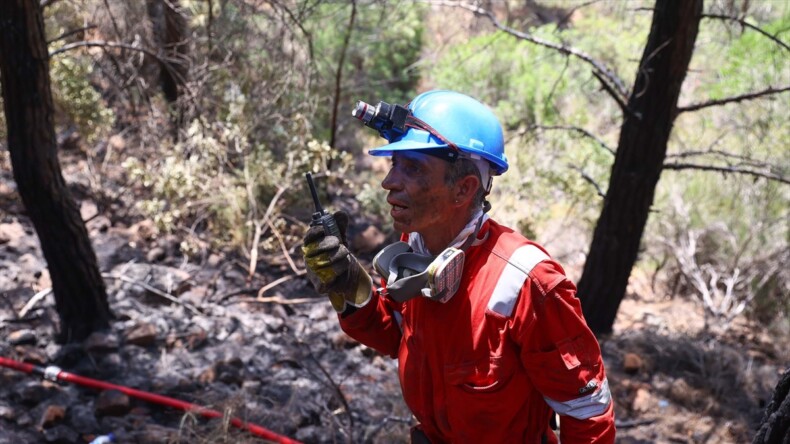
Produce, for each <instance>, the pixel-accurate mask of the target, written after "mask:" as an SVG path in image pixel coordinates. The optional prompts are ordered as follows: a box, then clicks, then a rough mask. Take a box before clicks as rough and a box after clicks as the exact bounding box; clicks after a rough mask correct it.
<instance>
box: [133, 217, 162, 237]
mask: <svg viewBox="0 0 790 444" xmlns="http://www.w3.org/2000/svg"><path fill="white" fill-rule="evenodd" d="M129 232H130V233H132V239H133V240H135V241H137V242H139V241H150V240H153V239H154V238H155V237H156V235H157V233H158V230H157V229H156V224H155V223H154V221H152V220H151V219H145V220H141V221H140V222H137V223H136V224H134V225H132V226H131V227H129Z"/></svg>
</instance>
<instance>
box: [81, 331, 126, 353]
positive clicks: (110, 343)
mask: <svg viewBox="0 0 790 444" xmlns="http://www.w3.org/2000/svg"><path fill="white" fill-rule="evenodd" d="M118 345H119V341H118V336H117V335H116V334H115V333H112V332H102V331H97V332H93V333H91V335H90V336H88V338H87V339H85V341H84V342H83V343H82V346H83V347H85V350H87V351H89V352H98V353H103V352H112V351H116V350H118Z"/></svg>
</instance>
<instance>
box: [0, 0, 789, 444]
mask: <svg viewBox="0 0 790 444" xmlns="http://www.w3.org/2000/svg"><path fill="white" fill-rule="evenodd" d="M44 3H45V6H44V9H43V11H44V18H45V30H46V37H47V42H48V43H47V44H48V48H49V53H50V65H49V69H50V77H51V81H52V94H53V99H54V106H55V114H54V117H55V120H54V123H55V129H56V134H57V144H58V151H59V153H60V156H61V162H62V163H63V165H64V171H67V172H68V174H67V182H68V185H69V187H70V188H72V189H73V192H74V194H75V195H76V196H77V197H78V200H80V201H84V202H87V201H90V202H92V203H93V204H94V205H95V206H96V208H95V212H94V214H93V215H92V216H90V217H96V215H103V216H104V217H106V218H107V221H108V222H107V223H108V226H110V227H132V226H136V227H139V226H140V224H143V225H144V226H145V227H146V230H148V231H147V234H146V236H145V240H147V241H148V244H147V245H148V246H147V247H143V248H150V249H151V250H154V249H156V250H157V251H158V252H159V250H162V245H165V244H166V245H167V247H168V248H167V249H166V250H167V251H164V250H162V251H161V252H159V254H158V255H148V256H147V259H150V260H151V262H156V260H157V259H161V260H162V261H164V260H165V259H166V260H167V261H169V262H168V263H169V264H171V265H176V266H177V267H176V268H178V267H180V268H182V269H187V268H189V266H193V267H194V266H198V267H207V266H209V265H210V264H211V266H216V265H217V262H218V261H219V263H228V264H233V265H231V267H235V268H238V269H241V270H242V271H243V273H244V275H245V276H244V281H243V284H242V286H243V289H244V291H247V292H248V293H250V294H255V295H257V296H258V297H259V298H260V297H261V296H262V295H263V294H264V293H266V294H275V295H277V296H278V297H281V298H284V299H289V298H299V297H301V296H303V295H304V293H305V292H309V289H306V288H304V287H303V286H298V285H296V284H295V282H296V281H304V278H303V277H302V275H303V273H304V271H303V265H302V264H301V262H299V253H298V252H299V246H300V242H301V235H302V234H303V232H304V230H305V228H306V226H307V222H308V221H309V216H310V213H311V212H312V203H311V201H310V195H309V192H308V191H307V189H306V186H305V185H306V184H305V181H304V173H305V172H312V173H313V174H314V176H315V177H317V178H318V180H319V186H320V188H321V193H322V198H324V199H325V203H326V204H327V206H328V207H329V208H330V209H333V210H334V209H343V210H345V211H347V212H349V213H350V214H351V215H352V219H353V224H352V231H351V235H352V237H353V240H354V241H355V243H354V245H355V248H356V249H357V252H358V253H359V254H360V256H361V257H363V258H367V259H369V257H370V255H371V254H373V253H374V252H375V251H376V250H377V248H380V247H381V246H382V245H384V244H385V243H386V242H388V241H391V240H393V239H395V238H396V237H397V233H393V232H392V229H391V225H390V224H389V222H388V210H389V208H388V206H387V204H386V200H385V193H384V192H383V190H381V189H380V187H379V185H378V184H379V182H380V180H381V179H382V177H383V175H384V174H385V172H386V169H387V168H388V164H387V162H386V160H382V159H375V158H372V157H370V156H367V155H366V154H365V151H366V149H367V148H370V147H372V146H376V145H378V144H381V143H382V141H383V139H378V138H377V137H376V135H375V134H373V132H372V131H370V130H367V129H365V128H363V127H362V126H361V125H360V124H359V122H357V121H356V120H354V119H352V118H351V117H350V111H351V109H352V107H353V105H354V103H355V101H357V100H364V101H366V102H369V103H372V104H376V103H377V102H378V101H380V100H383V101H386V102H389V103H406V102H408V100H410V99H411V98H412V97H414V96H415V95H416V94H418V93H419V92H422V91H425V90H428V89H433V88H441V89H452V90H457V91H462V92H464V93H467V94H469V95H471V96H473V97H476V98H478V99H480V100H481V101H482V102H484V103H486V104H488V105H490V106H491V108H492V109H493V110H494V112H495V113H496V114H497V115H498V117H499V118H500V120H501V122H502V123H503V125H504V128H505V133H506V134H505V136H506V143H507V146H506V153H507V156H508V159H509V161H510V165H511V167H510V170H509V171H508V172H507V173H506V174H505V175H504V176H502V177H499V178H497V179H496V180H495V186H494V192H493V195H492V196H491V198H490V200H491V202H492V204H493V209H492V211H491V213H490V214H491V216H492V217H494V218H495V219H497V220H499V221H500V222H502V223H504V224H506V225H509V226H512V227H514V228H517V229H518V230H519V231H521V232H522V233H523V234H524V235H526V236H527V237H529V238H531V239H534V240H536V241H538V242H539V243H541V244H543V245H544V246H545V247H546V248H547V249H548V250H549V251H550V252H551V254H552V255H553V256H554V257H556V258H558V259H559V261H560V262H561V263H563V265H565V266H566V269H567V271H568V272H569V274H570V276H571V277H573V278H574V280H578V279H579V278H580V277H581V276H582V270H583V268H584V267H585V260H586V258H587V253H588V248H589V246H590V244H591V242H592V240H593V234H594V232H595V228H596V223H597V222H598V217H599V215H600V213H601V210H602V205H603V203H604V197H605V195H606V194H607V192H608V190H609V185H610V183H609V181H610V174H611V171H612V167H613V164H614V160H615V152H616V150H617V146H618V139H619V137H620V135H621V134H620V131H621V125H622V123H623V119H624V115H625V114H626V110H627V108H624V107H623V104H622V103H618V101H617V100H615V99H613V97H616V95H615V94H612V91H611V90H610V89H609V88H611V87H613V86H614V87H616V86H618V82H617V81H614V82H612V80H613V79H614V80H619V79H620V78H622V79H626V80H627V82H625V83H628V84H630V83H632V82H631V81H630V79H631V78H633V77H634V76H636V74H637V73H638V72H640V61H641V60H642V59H640V56H641V55H642V52H643V49H644V47H645V41H646V39H647V37H648V33H649V32H650V26H651V20H652V18H653V14H652V8H653V3H652V2H647V1H628V2H625V1H623V2H615V1H597V2H596V1H592V2H582V1H570V0H569V1H553V2H549V1H544V2H535V1H524V2H505V1H490V2H477V3H459V2H451V1H434V2H430V1H426V2H398V1H373V0H371V1H361V0H360V1H344V2H327V1H320V0H314V1H285V2H280V1H263V0H261V1H242V0H214V1H212V0H207V1H197V0H192V1H187V0H181V1H174V0H170V1H157V0H148V1H146V2H142V1H141V2H121V1H114V0H101V1H100V0H60V1H49V2H44ZM704 12H705V14H706V15H707V17H706V18H705V19H704V20H702V22H701V25H700V29H699V35H698V36H697V38H696V43H695V45H694V51H693V56H692V59H691V63H690V66H689V69H688V72H687V73H686V77H685V81H683V84H682V89H681V90H680V97H679V104H678V106H679V107H681V108H685V109H684V110H683V111H682V112H679V113H678V117H677V118H676V120H675V121H674V126H673V128H672V132H671V135H670V138H669V141H668V144H667V153H666V158H665V159H664V163H663V168H662V172H661V178H660V180H659V181H658V184H657V187H656V190H655V196H654V197H653V199H652V205H651V206H650V214H649V218H648V220H647V224H646V226H645V228H644V233H643V235H642V237H641V243H640V247H639V251H638V260H637V261H636V263H635V266H634V268H633V270H631V273H630V274H631V278H630V281H629V286H628V288H627V291H626V292H625V294H624V295H623V296H624V299H623V302H622V305H620V301H619V300H618V301H617V305H620V308H621V311H620V315H619V318H618V320H617V322H616V323H615V324H614V326H613V331H605V332H604V333H606V334H607V335H608V334H611V335H613V337H614V338H616V339H615V340H614V341H615V342H614V343H615V344H618V345H622V344H623V343H622V342H617V341H626V342H628V341H632V342H633V341H635V340H636V339H634V337H630V336H629V333H632V332H633V331H636V330H640V331H641V330H645V331H647V334H646V336H644V337H642V338H643V339H642V341H647V342H649V341H651V340H652V341H656V340H657V339H656V338H661V337H666V336H669V337H672V338H673V339H674V340H677V339H678V338H683V341H686V342H683V344H685V345H686V346H687V348H688V349H691V350H708V351H711V352H712V354H719V355H726V354H727V353H721V348H720V347H723V346H724V345H729V346H735V347H736V348H737V347H739V346H740V347H743V350H744V351H743V353H742V354H741V355H739V357H735V358H733V359H734V361H733V362H732V363H729V364H727V365H726V366H725V367H726V368H727V370H728V371H730V370H732V371H735V372H736V374H737V375H738V378H739V379H738V381H739V382H742V383H743V384H746V385H749V388H750V390H751V392H752V393H751V395H752V396H753V398H754V399H753V400H752V402H753V404H750V405H749V406H746V407H745V408H744V411H742V412H740V413H739V414H733V415H734V417H735V418H737V419H736V420H733V419H732V418H729V419H728V420H730V421H731V422H732V423H733V424H736V425H735V426H731V428H732V430H730V431H728V432H727V433H730V434H731V435H732V436H730V438H728V439H731V440H732V442H739V441H740V440H742V439H743V438H744V437H749V438H751V436H752V435H753V434H754V428H755V425H756V424H757V423H758V422H759V419H760V413H761V409H760V407H763V406H764V403H763V404H761V402H763V401H764V399H765V398H766V396H769V395H770V391H771V389H772V388H773V385H775V384H776V382H777V381H778V380H779V375H780V372H781V370H782V369H784V368H785V367H787V365H788V363H789V362H788V357H787V353H786V352H785V350H787V349H788V347H790V317H789V316H788V313H789V312H790V272H789V271H788V269H787V266H786V264H787V263H788V261H789V260H790V246H789V244H788V241H789V240H790V226H789V224H790V214H788V213H789V212H790V187H788V177H790V175H789V173H790V171H789V170H790V124H788V119H787V110H788V109H790V107H789V105H790V94H789V93H788V92H787V91H788V90H787V87H788V85H790V57H788V56H789V55H790V49H788V46H787V43H785V42H787V40H788V38H787V35H788V32H789V30H790V2H785V1H781V0H777V1H761V2H756V1H748V0H744V1H734V0H733V1H709V2H707V3H706V4H705V5H704ZM544 42H550V44H548V45H547V44H544ZM552 45H553V46H552ZM569 49H572V51H569ZM596 64H597V65H600V66H605V67H607V70H606V71H604V72H606V73H611V74H612V75H611V77H606V78H605V79H604V80H601V79H600V72H601V71H600V70H599V69H597V67H596ZM593 68H596V69H593ZM607 81H610V82H609V83H607ZM607 85H608V86H609V88H607ZM615 89H616V88H615ZM628 89H629V88H628V87H626V90H628ZM3 118H4V116H0V119H3ZM4 127H5V121H0V138H1V139H2V140H5V139H6V132H5V129H4ZM0 165H2V166H3V172H4V174H6V176H5V177H6V178H7V179H8V173H10V171H11V158H10V153H9V151H8V150H2V151H0ZM1 190H2V189H0V191H1ZM5 190H6V191H4V193H3V194H0V199H2V200H0V205H2V208H3V215H2V217H3V220H2V221H0V222H5V223H8V222H11V221H12V220H17V219H23V220H24V215H23V214H22V213H21V212H17V211H14V210H13V208H14V202H18V197H17V196H16V194H15V189H14V186H13V184H12V183H11V181H10V180H9V181H8V184H7V185H6V188H5ZM165 239H166V240H167V242H163V240H165ZM217 258H219V259H217ZM103 271H105V270H103ZM289 283H290V284H291V285H290V286H289V285H285V284H289ZM9 285H11V284H9ZM262 289H265V291H261V290H262ZM3 290H4V291H6V290H8V289H7V288H6V289H3ZM672 307H674V308H672ZM677 307H682V308H681V309H680V310H678V308H677ZM616 308H617V307H615V309H616ZM659 308H660V310H664V312H663V313H662V312H661V311H656V310H659ZM668 313H669V314H668ZM667 318H671V319H667ZM610 326H611V325H610ZM4 328H6V327H4ZM603 330H607V329H606V328H604V329H603ZM609 330H612V329H609ZM606 337H609V336H606ZM617 338H619V339H617ZM636 349H638V350H639V352H638V353H636V354H634V355H635V356H636V357H637V358H638V359H639V360H640V361H639V363H638V364H637V365H636V367H635V368H630V369H629V370H628V371H629V372H641V371H645V368H647V367H650V368H651V369H652V370H654V371H655V370H656V369H658V368H660V367H661V365H660V364H659V363H658V361H661V360H662V359H663V358H662V356H661V354H660V353H658V352H656V349H651V350H647V349H644V348H642V349H640V348H639V347H636V348H635V350H636ZM728 350H729V349H728ZM755 350H759V352H757V351H755ZM651 353H655V356H651ZM617 356H618V359H620V360H621V361H622V362H621V361H617V363H618V364H622V365H623V366H625V359H624V355H623V354H622V353H621V354H618V355H617ZM705 356H707V355H705ZM736 356H737V354H736ZM675 358H676V359H680V358H678V357H677V356H675ZM651 359H652V361H653V362H651ZM720 359H723V358H720ZM642 361H644V362H642ZM689 365H691V364H689ZM694 365H697V366H698V367H699V372H698V373H700V374H697V376H699V377H700V379H705V378H709V377H710V376H711V375H710V374H706V372H710V368H708V367H706V365H705V364H704V363H703V364H699V363H697V364H694ZM694 365H691V366H692V367H693V366H694ZM762 365H765V366H767V367H761V366H762ZM685 367H686V364H683V363H681V364H677V365H676V366H675V367H674V370H677V369H678V368H682V369H683V368H685ZM754 368H760V369H762V370H760V371H757V370H753V369H754ZM665 370H666V369H665ZM685 371H689V370H688V369H687V368H686V369H685ZM766 374H767V375H769V376H766ZM393 377H394V375H393ZM687 379H688V377H687ZM648 380H649V379H648ZM651 383H653V385H655V384H654V383H655V381H652V382H651ZM626 386H627V384H624V385H623V386H622V387H621V388H620V389H621V391H622V393H625V395H624V397H625V398H626V399H627V402H626V404H627V405H628V408H627V410H628V413H629V414H634V413H644V412H643V411H642V412H640V410H643V409H645V407H644V406H635V404H634V403H635V402H636V399H637V398H638V394H639V390H640V386H639V384H637V383H634V384H633V385H632V386H627V387H626ZM672 387H674V385H672V386H671V387H669V388H668V389H667V390H669V391H670V392H671V389H672ZM703 389H704V390H707V391H706V392H704V394H703V395H702V396H703V397H705V398H710V399H717V398H721V399H724V394H725V392H726V388H725V387H724V386H722V385H712V386H708V387H703ZM721 399H720V400H721ZM761 399H762V400H763V401H761ZM653 401H655V402H654V403H655V404H656V405H659V404H660V402H659V400H658V399H657V398H656V399H654V400H653ZM648 404H650V402H648ZM692 404H693V405H691V406H687V407H689V408H692V409H694V408H696V409H701V410H705V412H706V414H710V415H712V416H714V417H715V416H717V415H720V416H725V417H726V416H727V414H725V413H722V411H721V407H717V408H718V409H719V410H717V408H713V407H711V404H710V403H701V404H694V403H692ZM650 405H652V404H650ZM629 414H625V415H621V416H624V417H629ZM728 414H729V413H728ZM739 415H740V416H739ZM733 430H734V431H733ZM661 433H664V434H668V433H670V432H667V431H666V430H664V431H662V432H661ZM671 433H675V434H677V432H676V431H675V432H671ZM684 433H685V432H684ZM711 436H716V437H717V438H718V439H721V438H722V436H720V435H718V434H716V435H710V434H709V435H708V436H707V439H710V437H711ZM689 439H690V440H691V442H704V440H703V439H702V438H698V437H695V436H692V437H691V438H689Z"/></svg>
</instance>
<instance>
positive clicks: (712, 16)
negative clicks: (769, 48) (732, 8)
mask: <svg viewBox="0 0 790 444" xmlns="http://www.w3.org/2000/svg"><path fill="white" fill-rule="evenodd" d="M702 18H710V19H717V20H729V21H733V22H738V23H740V24H741V26H743V27H745V28H749V29H753V30H755V31H757V32H758V33H760V34H762V35H764V36H766V37H768V38H769V39H771V40H773V42H774V43H776V44H777V45H779V46H781V47H782V48H784V49H786V50H787V51H790V46H788V44H787V43H785V42H783V41H781V40H779V38H778V37H777V36H775V35H771V34H769V33H767V32H766V31H764V30H762V29H761V28H759V27H757V26H755V25H752V24H751V23H749V22H747V21H746V20H744V19H741V18H738V17H731V16H729V15H721V14H702Z"/></svg>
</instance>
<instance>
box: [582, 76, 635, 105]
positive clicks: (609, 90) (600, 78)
mask: <svg viewBox="0 0 790 444" xmlns="http://www.w3.org/2000/svg"><path fill="white" fill-rule="evenodd" d="M592 75H593V76H595V78H596V79H598V81H599V82H601V86H603V89H604V91H606V92H607V93H609V95H610V96H612V98H613V99H614V101H615V102H617V105H618V106H620V110H621V111H622V112H623V114H626V115H628V116H633V115H634V113H633V112H632V111H631V110H630V109H629V108H628V104H627V103H625V99H624V98H623V96H621V95H620V94H617V92H616V91H615V90H614V88H612V85H610V84H609V82H607V81H606V80H604V78H603V76H601V75H600V73H599V72H597V71H593V72H592Z"/></svg>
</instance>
